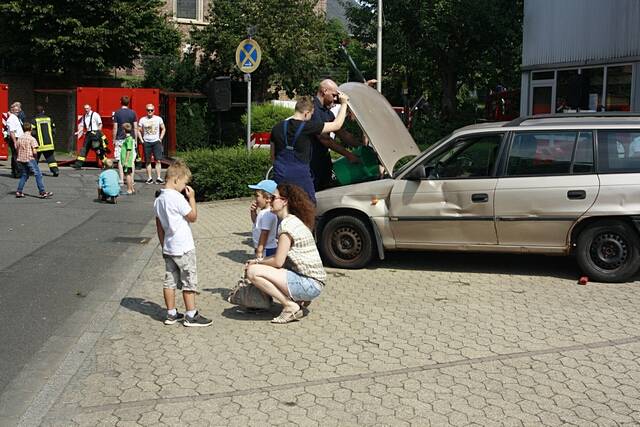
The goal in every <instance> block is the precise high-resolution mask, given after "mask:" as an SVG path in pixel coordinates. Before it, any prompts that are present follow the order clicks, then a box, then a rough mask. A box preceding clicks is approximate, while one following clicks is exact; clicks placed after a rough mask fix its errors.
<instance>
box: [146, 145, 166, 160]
mask: <svg viewBox="0 0 640 427" xmlns="http://www.w3.org/2000/svg"><path fill="white" fill-rule="evenodd" d="M152 153H153V158H154V159H155V160H156V161H159V160H162V142H160V141H154V142H146V141H145V143H144V161H145V162H146V163H149V162H151V154H152Z"/></svg>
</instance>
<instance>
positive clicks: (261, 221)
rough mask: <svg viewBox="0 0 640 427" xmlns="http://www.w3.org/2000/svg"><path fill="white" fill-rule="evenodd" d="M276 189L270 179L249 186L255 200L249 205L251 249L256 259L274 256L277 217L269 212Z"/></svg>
mask: <svg viewBox="0 0 640 427" xmlns="http://www.w3.org/2000/svg"><path fill="white" fill-rule="evenodd" d="M277 187H278V184H276V182H275V181H272V180H270V179H264V180H262V181H260V182H259V183H257V184H255V185H249V188H251V189H252V190H255V193H254V197H255V200H254V201H253V202H252V203H251V209H250V214H251V222H252V223H253V228H252V236H253V247H254V248H255V252H256V258H257V259H262V258H264V257H268V256H272V255H275V253H276V248H277V247H278V243H277V242H276V236H277V231H278V217H277V216H276V215H275V214H274V213H273V212H271V197H272V196H273V193H274V192H275V191H276V188H277Z"/></svg>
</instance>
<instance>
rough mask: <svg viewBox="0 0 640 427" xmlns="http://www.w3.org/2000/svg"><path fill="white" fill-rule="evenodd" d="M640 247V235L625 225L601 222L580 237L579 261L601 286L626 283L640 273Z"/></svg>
mask: <svg viewBox="0 0 640 427" xmlns="http://www.w3.org/2000/svg"><path fill="white" fill-rule="evenodd" d="M639 254H640V243H639V239H638V234H637V232H636V231H635V230H634V229H633V228H632V227H631V226H630V225H628V224H626V223H624V222H622V221H601V222H597V223H595V224H593V225H591V226H588V227H587V228H586V229H585V230H583V231H582V232H581V233H580V235H579V236H578V241H577V254H576V255H577V261H578V265H579V266H580V268H581V269H582V271H583V272H584V273H585V274H586V275H588V276H589V278H591V279H592V280H595V281H597V282H625V281H627V280H629V279H630V278H631V277H632V276H633V275H634V274H635V273H636V272H637V271H638V267H639V265H638V261H639V260H640V255H639Z"/></svg>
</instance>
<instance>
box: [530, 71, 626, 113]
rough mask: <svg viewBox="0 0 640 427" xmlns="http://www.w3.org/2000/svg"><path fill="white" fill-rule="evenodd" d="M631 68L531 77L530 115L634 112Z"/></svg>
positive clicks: (537, 73)
mask: <svg viewBox="0 0 640 427" xmlns="http://www.w3.org/2000/svg"><path fill="white" fill-rule="evenodd" d="M632 69H633V67H632V66H631V64H625V65H610V66H600V67H588V68H587V67H585V68H570V69H559V70H555V71H554V70H541V71H535V72H532V73H531V80H530V90H531V92H530V96H531V97H530V98H529V99H530V100H529V112H530V114H543V113H551V112H554V111H555V112H556V113H576V112H597V111H630V110H631V81H632V76H633V74H632Z"/></svg>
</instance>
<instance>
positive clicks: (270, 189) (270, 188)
mask: <svg viewBox="0 0 640 427" xmlns="http://www.w3.org/2000/svg"><path fill="white" fill-rule="evenodd" d="M248 187H249V188H251V189H252V190H262V191H266V192H267V193H269V194H273V193H275V192H276V188H278V184H276V182H275V181H273V180H270V179H263V180H262V181H260V182H259V183H257V184H255V185H249V186H248Z"/></svg>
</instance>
